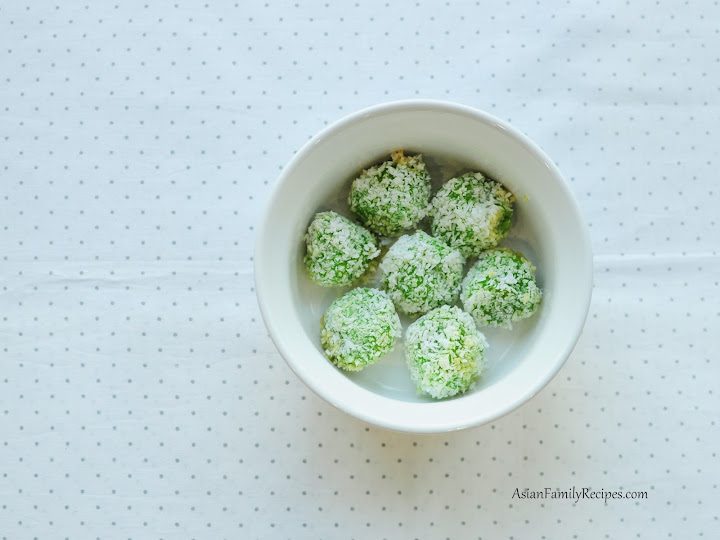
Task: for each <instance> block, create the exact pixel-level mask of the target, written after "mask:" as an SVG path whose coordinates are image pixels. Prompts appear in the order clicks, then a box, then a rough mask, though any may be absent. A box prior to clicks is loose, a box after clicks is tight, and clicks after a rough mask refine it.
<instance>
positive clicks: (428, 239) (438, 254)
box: [380, 231, 465, 316]
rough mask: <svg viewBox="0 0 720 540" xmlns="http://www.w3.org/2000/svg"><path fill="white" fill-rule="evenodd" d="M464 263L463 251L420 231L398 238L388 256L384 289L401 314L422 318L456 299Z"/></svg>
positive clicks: (385, 266) (383, 263) (383, 278)
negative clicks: (421, 316)
mask: <svg viewBox="0 0 720 540" xmlns="http://www.w3.org/2000/svg"><path fill="white" fill-rule="evenodd" d="M464 264H465V261H464V259H463V256H462V255H461V254H460V251H458V250H457V249H454V248H451V247H449V246H448V245H446V244H444V243H443V242H442V241H440V240H438V239H437V238H433V237H432V236H430V235H429V234H427V233H425V232H422V231H418V232H416V233H415V234H412V235H405V236H401V237H400V238H398V240H397V241H396V242H395V243H394V244H393V245H392V246H391V247H390V249H389V250H388V252H387V253H386V254H385V257H384V258H383V260H382V262H381V263H380V271H381V273H382V286H383V288H384V289H385V290H386V291H387V292H388V294H389V295H390V298H391V299H392V301H393V303H394V304H395V307H397V309H398V310H399V311H401V312H403V313H405V314H406V315H410V316H415V315H420V314H423V313H427V312H428V311H430V310H431V309H433V308H436V307H438V306H441V305H443V304H453V303H454V302H455V300H457V296H458V293H459V292H460V282H461V280H462V274H463V266H464Z"/></svg>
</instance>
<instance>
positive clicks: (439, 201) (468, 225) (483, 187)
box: [428, 172, 515, 259]
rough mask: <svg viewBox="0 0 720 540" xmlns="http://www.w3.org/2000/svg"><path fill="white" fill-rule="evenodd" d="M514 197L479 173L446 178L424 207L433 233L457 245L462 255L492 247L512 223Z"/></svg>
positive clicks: (452, 244)
mask: <svg viewBox="0 0 720 540" xmlns="http://www.w3.org/2000/svg"><path fill="white" fill-rule="evenodd" d="M514 201H515V197H514V196H513V194H512V193H510V192H509V191H508V190H507V189H505V188H504V187H503V185H502V184H500V183H499V182H496V181H494V180H490V179H489V178H485V177H484V176H483V175H482V174H481V173H478V172H476V173H468V174H463V175H462V176H458V177H457V178H453V179H451V180H448V181H447V182H445V184H443V186H442V187H441V188H440V189H439V190H438V192H437V193H436V194H435V197H433V200H432V202H431V203H430V207H429V210H428V215H429V216H430V217H431V219H432V223H431V227H432V233H433V235H435V236H437V237H438V238H440V239H441V240H442V241H443V242H445V243H447V244H448V245H450V246H452V247H456V248H458V249H459V250H460V251H461V252H462V254H463V256H464V257H465V258H468V259H469V258H470V257H474V256H476V255H479V254H480V252H482V251H483V250H486V249H488V248H491V247H495V246H496V245H497V244H498V242H500V240H502V239H503V238H505V236H507V233H508V231H509V230H510V226H511V225H512V215H513V202H514Z"/></svg>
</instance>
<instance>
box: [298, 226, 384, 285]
mask: <svg viewBox="0 0 720 540" xmlns="http://www.w3.org/2000/svg"><path fill="white" fill-rule="evenodd" d="M305 243H306V245H307V253H306V255H305V268H307V273H308V276H310V279H312V280H313V281H314V282H315V283H317V284H318V285H323V286H325V287H333V286H342V285H350V284H351V283H353V282H354V281H355V280H357V279H358V278H359V277H360V276H362V274H363V273H364V272H365V270H366V269H367V267H368V265H369V264H370V261H371V260H372V259H374V258H375V257H377V256H378V255H379V254H380V250H379V249H378V246H377V242H376V241H375V237H374V236H373V235H372V234H371V233H370V232H369V231H367V230H365V229H364V228H362V227H361V226H360V225H358V224H357V223H353V222H352V221H350V220H349V219H347V218H344V217H342V216H341V215H339V214H336V213H335V212H321V213H319V214H317V215H316V216H315V218H314V219H313V221H312V223H310V227H308V230H307V234H306V235H305Z"/></svg>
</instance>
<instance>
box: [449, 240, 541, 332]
mask: <svg viewBox="0 0 720 540" xmlns="http://www.w3.org/2000/svg"><path fill="white" fill-rule="evenodd" d="M460 298H461V299H462V304H463V306H464V308H465V311H467V312H468V313H470V314H471V315H472V316H473V318H474V319H475V322H476V323H477V324H478V326H500V327H503V328H512V323H514V322H516V321H519V320H521V319H525V318H527V317H530V316H531V315H532V314H533V313H535V311H536V310H537V308H538V306H539V305H540V300H541V299H542V291H541V290H540V289H539V288H538V286H537V283H536V282H535V267H534V266H533V265H532V263H531V262H530V261H529V260H527V259H526V258H525V257H523V255H522V254H520V253H518V252H516V251H512V250H510V249H504V248H495V249H491V250H489V251H486V252H485V253H483V254H482V255H480V258H479V259H478V261H477V262H476V263H475V265H473V267H472V268H471V269H470V271H469V272H468V274H467V276H466V277H465V280H464V281H463V284H462V293H461V295H460Z"/></svg>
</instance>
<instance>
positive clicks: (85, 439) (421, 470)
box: [0, 0, 720, 539]
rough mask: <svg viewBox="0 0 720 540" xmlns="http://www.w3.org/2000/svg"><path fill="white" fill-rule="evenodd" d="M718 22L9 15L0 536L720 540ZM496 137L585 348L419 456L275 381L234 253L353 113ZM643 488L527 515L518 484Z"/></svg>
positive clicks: (240, 254) (671, 17)
mask: <svg viewBox="0 0 720 540" xmlns="http://www.w3.org/2000/svg"><path fill="white" fill-rule="evenodd" d="M719 20H720V8H719V7H718V5H717V2H692V3H691V2H680V1H664V0H660V1H657V2H653V3H644V2H635V1H612V0H610V1H608V0H598V1H596V2H593V3H586V2H580V1H577V0H567V1H565V0H563V1H559V0H542V1H538V2H535V3H532V4H529V3H522V2H510V1H508V2H504V1H503V2H462V1H448V2H437V3H435V2H429V1H421V2H416V3H401V2H397V1H391V2H390V1H389V2H370V1H358V2H349V3H346V2H327V3H325V2H312V1H310V2H306V1H302V0H299V1H298V2H276V1H272V0H271V1H268V2H267V3H263V2H237V3H232V2H216V1H209V2H190V1H185V0H177V1H176V2H157V1H153V0H143V1H126V0H118V1H117V2H109V3H99V2H87V3H83V2H72V1H66V0H56V1H55V2H46V1H39V2H25V3H24V2H5V3H3V5H2V6H1V7H0V75H1V77H0V98H1V102H0V111H1V112H0V115H1V116H0V227H1V229H0V247H1V251H2V253H1V257H2V258H1V259H0V287H1V289H0V317H2V319H1V321H0V362H1V364H0V365H1V366H2V373H1V374H0V536H1V537H2V538H8V539H15V538H41V539H45V538H70V539H86V538H102V539H105V538H131V539H144V538H150V539H155V538H158V539H159V538H164V539H168V538H423V539H424V538H452V539H456V538H482V539H498V538H502V539H525V538H531V539H545V538H548V539H550V538H552V539H557V538H618V539H627V538H650V539H657V538H698V537H705V538H716V537H718V536H719V535H720V523H719V522H718V505H717V499H718V489H717V484H718V477H719V475H718V472H719V470H720V467H719V466H718V457H717V448H718V447H719V446H720V444H719V443H720V435H719V434H718V425H717V423H718V413H719V412H720V407H719V406H718V380H719V376H720V370H719V369H718V363H717V362H718V359H717V354H716V349H717V343H718V339H717V332H718V322H719V315H720V313H719V309H718V303H719V301H720V288H719V286H718V281H719V280H720V260H719V259H718V247H719V246H720V235H718V225H717V220H718V211H717V208H718V203H719V202H720V201H719V200H718V199H719V192H720V188H719V187H718V180H717V178H718V173H717V170H718V165H720V164H719V163H718V151H717V148H718V128H717V125H718V120H720V79H719V77H718V66H720V58H719V57H718V44H719V42H718V39H719V38H718V34H719V32H720V27H719V26H718V21H719ZM411 97H426V98H441V99H448V100H453V101H458V102H462V103H466V104H468V105H471V106H475V107H478V108H481V109H485V110H487V111H489V112H491V113H493V114H495V115H497V116H500V117H502V118H504V119H506V120H509V121H510V122H511V123H512V124H514V125H515V126H517V127H518V128H519V129H521V130H522V131H524V132H525V133H527V134H528V135H529V136H530V137H531V138H533V139H534V140H535V141H536V142H537V143H538V144H540V145H541V146H542V147H543V148H544V149H545V150H546V151H547V152H548V153H549V155H551V156H552V157H553V159H555V160H556V161H557V162H558V164H559V165H560V168H561V169H562V170H563V172H564V174H565V175H566V177H567V179H568V180H569V182H570V184H571V188H572V189H573V191H574V193H575V195H576V197H577V199H578V201H579V203H580V205H581V207H582V210H583V212H584V215H585V216H586V219H587V221H588V223H589V225H590V231H591V235H592V241H593V246H594V252H595V272H596V277H595V291H594V297H593V302H592V306H591V310H590V315H589V318H588V322H587V325H586V328H585V331H584V334H583V336H582V337H581V339H580V342H579V343H578V346H577V348H576V350H575V352H574V353H573V355H572V356H571V358H570V359H569V360H568V362H567V364H566V365H565V367H564V368H563V369H562V371H561V372H560V373H559V375H558V376H557V377H556V378H555V379H554V380H553V381H552V382H551V384H550V385H549V386H548V387H547V388H545V389H544V390H543V391H542V392H541V393H540V394H539V395H537V396H536V397H535V398H533V399H532V400H531V401H530V402H529V403H528V404H526V405H525V406H523V407H522V408H520V409H519V410H517V411H515V412H513V413H512V414H509V415H507V416H506V417H504V418H502V419H500V420H498V421H496V422H494V423H493V424H491V425H487V426H483V427H480V428H476V429H471V430H468V431H464V432H460V433H450V434H447V435H437V436H410V435H403V434H396V433H391V432H386V431H382V430H379V429H376V428H373V427H369V426H367V425H365V424H363V423H361V422H360V421H357V420H355V419H353V418H351V417H348V416H346V415H345V414H343V413H341V412H339V411H337V410H335V409H333V408H331V407H330V406H329V405H327V404H326V403H324V402H322V401H320V400H319V399H318V398H316V397H315V396H314V395H313V394H312V393H311V392H310V391H309V390H308V389H307V388H305V387H304V386H303V385H302V384H301V383H300V382H299V381H298V380H297V379H296V378H295V377H294V375H293V374H292V373H291V372H290V370H289V369H288V368H287V367H286V366H285V364H284V362H283V361H282V359H281V358H280V357H279V355H278V354H277V352H276V351H275V349H274V347H273V345H272V343H271V341H270V340H269V338H268V337H267V333H266V331H265V328H264V325H263V323H262V320H261V319H260V316H259V312H258V309H257V306H256V301H255V296H254V290H253V277H252V249H253V235H254V228H255V226H256V224H257V223H258V220H259V217H260V214H261V211H262V208H263V205H264V203H265V201H266V199H267V196H268V192H269V190H270V188H271V186H272V185H273V183H274V182H275V179H276V177H277V174H278V172H279V170H280V169H281V167H282V166H283V164H284V163H285V162H287V160H288V159H289V158H290V157H291V156H292V155H293V153H294V152H295V151H296V150H297V149H298V148H299V147H300V146H301V145H302V144H303V143H304V142H305V141H306V140H307V139H308V138H309V137H310V136H311V135H312V134H314V133H315V132H317V131H318V130H319V129H320V128H322V127H323V126H325V125H326V124H328V123H330V122H332V121H334V120H336V119H337V118H339V117H341V116H343V115H345V114H346V113H349V112H351V111H354V110H356V109H358V108H361V107H364V106H368V105H371V104H375V103H378V102H382V101H388V100H393V99H402V98H411ZM573 485H574V486H577V487H584V486H589V487H592V488H593V489H610V490H619V489H621V490H647V491H648V493H649V497H648V499H647V500H644V501H626V500H621V501H610V502H609V503H608V504H607V505H605V504H603V503H602V502H597V501H588V500H584V501H580V502H579V503H577V504H574V503H572V502H568V501H552V500H546V501H518V500H517V499H515V500H513V499H512V493H513V491H514V489H515V488H516V487H517V488H520V489H521V490H522V489H523V488H525V487H528V488H530V489H543V488H544V487H551V488H555V487H559V488H561V489H568V488H570V487H571V486H573Z"/></svg>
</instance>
